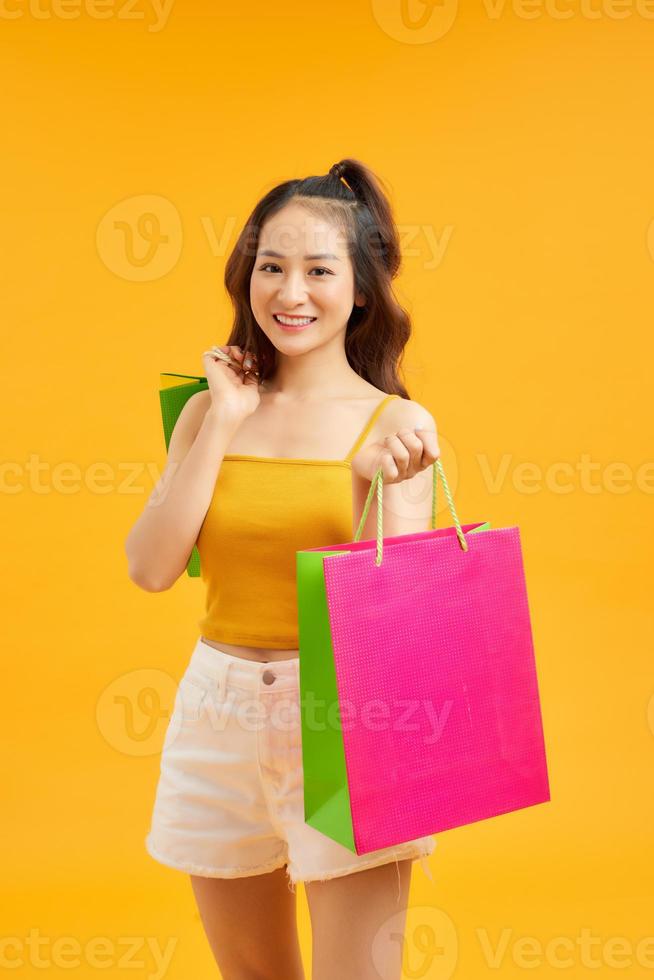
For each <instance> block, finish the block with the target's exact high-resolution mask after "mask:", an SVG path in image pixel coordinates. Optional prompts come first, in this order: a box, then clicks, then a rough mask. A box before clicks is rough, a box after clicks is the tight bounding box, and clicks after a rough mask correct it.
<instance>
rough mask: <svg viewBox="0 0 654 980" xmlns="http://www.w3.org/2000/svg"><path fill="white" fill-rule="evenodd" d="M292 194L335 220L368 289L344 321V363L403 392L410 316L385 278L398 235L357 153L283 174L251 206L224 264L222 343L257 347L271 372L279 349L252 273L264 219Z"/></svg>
mask: <svg viewBox="0 0 654 980" xmlns="http://www.w3.org/2000/svg"><path fill="white" fill-rule="evenodd" d="M290 202H294V203H298V204H301V205H302V206H303V207H305V208H306V209H307V210H308V211H310V212H311V213H312V214H315V215H317V216H318V217H321V218H323V219H325V218H326V219H327V220H329V221H330V222H332V223H334V224H335V225H336V227H337V228H338V229H339V231H340V232H341V233H342V234H343V237H344V239H345V241H346V243H347V249H348V254H349V256H350V260H351V262H352V266H353V269H354V282H355V290H361V292H362V293H363V294H364V295H365V297H366V305H365V306H363V307H360V306H356V305H355V306H353V308H352V313H351V314H350V318H349V320H348V322H347V328H346V333H345V354H346V356H347V359H348V363H349V364H350V366H351V367H352V369H353V370H354V371H356V373H357V374H358V375H360V377H362V378H365V379H366V381H368V382H370V383H371V384H373V385H375V386H376V387H377V388H379V389H381V390H382V391H385V392H387V393H388V394H398V395H401V396H402V397H403V398H408V397H409V394H408V392H407V390H406V388H405V387H404V384H403V383H402V382H401V381H400V379H399V377H398V368H399V366H400V362H401V359H402V355H403V351H404V347H405V346H406V343H407V341H408V339H409V337H410V335H411V319H410V317H409V314H408V313H407V311H406V310H405V309H404V308H403V307H402V306H401V305H400V303H399V302H398V300H397V298H396V297H395V295H394V293H393V289H392V284H391V283H392V280H393V279H394V278H395V276H396V275H397V273H398V271H399V269H400V263H401V255H400V244H399V236H398V232H397V228H396V226H395V221H394V219H393V214H392V210H391V205H390V203H389V200H388V197H387V195H386V194H385V192H384V190H383V188H382V185H381V182H380V180H379V179H378V178H377V177H376V176H375V175H374V174H373V173H372V171H371V170H369V169H368V167H366V166H365V165H364V164H363V163H361V161H359V160H354V159H351V158H347V159H344V160H340V161H339V162H338V163H336V164H334V166H333V167H331V168H330V170H329V173H327V174H325V175H324V176H322V177H305V178H303V179H296V180H287V181H285V182H284V183H282V184H278V185H277V186H276V187H273V189H272V190H270V191H268V193H267V194H266V195H265V196H264V197H262V198H261V200H260V201H259V203H258V204H257V205H256V206H255V208H254V209H253V211H252V213H251V214H250V216H249V218H248V219H247V221H246V223H245V226H244V228H243V230H242V231H241V233H240V235H239V237H238V240H237V242H236V244H235V246H234V248H233V250H232V252H231V254H230V256H229V258H228V260H227V264H226V267H225V288H226V289H227V292H228V293H229V296H230V299H231V301H232V304H233V307H234V323H233V325H232V330H231V333H230V335H229V338H228V340H227V341H226V343H227V344H235V345H238V346H239V347H241V348H243V350H249V351H252V352H253V353H254V354H256V355H257V358H258V362H259V370H260V380H261V381H264V380H266V379H267V378H271V377H272V376H273V375H274V373H275V369H276V353H277V351H276V348H275V346H274V345H273V344H272V343H271V342H270V340H269V339H268V337H267V336H266V334H265V333H264V332H263V330H262V329H261V328H260V326H259V324H258V323H257V322H256V320H255V318H254V315H253V313H252V309H251V306H250V277H251V275H252V269H253V266H254V261H255V257H256V253H257V248H258V243H259V235H260V231H261V228H262V226H263V224H264V222H265V221H266V219H268V218H270V217H272V215H274V214H276V213H277V212H278V211H279V210H281V208H283V207H284V206H285V205H286V204H289V203H290Z"/></svg>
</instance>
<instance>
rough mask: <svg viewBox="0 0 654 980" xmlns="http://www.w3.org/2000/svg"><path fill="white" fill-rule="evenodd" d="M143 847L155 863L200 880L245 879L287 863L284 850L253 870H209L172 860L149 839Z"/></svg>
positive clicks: (281, 866) (204, 867)
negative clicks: (197, 877) (157, 862)
mask: <svg viewBox="0 0 654 980" xmlns="http://www.w3.org/2000/svg"><path fill="white" fill-rule="evenodd" d="M145 847H146V850H147V852H148V854H149V855H150V857H153V858H154V859H155V861H159V863H160V864H165V865H166V866H167V867H169V868H175V870H176V871H185V872H186V874H189V875H199V876H200V877H202V878H246V877H248V876H250V875H259V874H266V872H268V871H276V870H277V868H283V867H284V866H285V864H286V863H287V861H288V854H287V852H286V850H284V851H282V852H281V853H280V854H278V855H277V856H276V857H274V858H271V860H270V861H268V862H267V863H266V864H262V865H260V866H259V867H255V868H209V867H207V866H206V865H203V864H192V863H188V862H187V863H183V862H181V861H174V860H172V859H171V858H169V857H168V856H167V855H166V854H162V853H161V851H158V850H157V848H156V847H153V845H152V843H151V842H150V838H149V837H146V838H145Z"/></svg>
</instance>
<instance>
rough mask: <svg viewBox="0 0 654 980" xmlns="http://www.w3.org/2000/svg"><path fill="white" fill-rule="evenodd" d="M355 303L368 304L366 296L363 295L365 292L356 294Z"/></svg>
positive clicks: (359, 304) (356, 304)
mask: <svg viewBox="0 0 654 980" xmlns="http://www.w3.org/2000/svg"><path fill="white" fill-rule="evenodd" d="M354 305H355V306H365V305H366V297H365V296H364V295H363V293H357V294H356V296H355V297H354Z"/></svg>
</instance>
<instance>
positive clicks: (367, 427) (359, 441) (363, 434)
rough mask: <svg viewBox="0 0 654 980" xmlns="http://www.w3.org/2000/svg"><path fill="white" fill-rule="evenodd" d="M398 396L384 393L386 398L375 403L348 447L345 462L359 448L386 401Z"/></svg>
mask: <svg viewBox="0 0 654 980" xmlns="http://www.w3.org/2000/svg"><path fill="white" fill-rule="evenodd" d="M399 397H400V396H399V395H386V398H382V400H381V401H380V403H379V404H378V405H377V407H376V408H375V410H374V412H373V413H372V415H371V416H370V418H369V419H368V421H367V422H366V424H365V425H364V427H363V429H362V430H361V432H360V433H359V436H358V438H357V440H356V442H355V443H354V445H353V446H352V448H351V449H350V451H349V453H348V454H347V456H346V457H345V462H349V461H350V460H351V459H352V457H353V456H354V454H355V453H357V452H358V451H359V449H360V448H361V445H362V444H363V442H364V440H365V438H366V436H367V435H368V433H369V432H370V430H371V428H372V426H373V423H374V422H375V421H376V419H377V416H378V415H379V413H380V412H381V411H382V409H383V408H384V406H385V405H386V404H387V402H389V401H390V400H391V399H392V398H399Z"/></svg>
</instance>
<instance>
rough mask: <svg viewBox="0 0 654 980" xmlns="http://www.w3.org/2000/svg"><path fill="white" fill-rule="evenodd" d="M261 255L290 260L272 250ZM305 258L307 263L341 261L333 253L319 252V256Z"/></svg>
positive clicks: (264, 251)
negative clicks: (313, 261)
mask: <svg viewBox="0 0 654 980" xmlns="http://www.w3.org/2000/svg"><path fill="white" fill-rule="evenodd" d="M259 255H271V256H272V257H273V258H275V259H286V258H288V256H287V255H282V254H281V252H273V250H272V249H270V248H267V249H264V250H263V251H262V252H259ZM304 258H305V260H307V261H308V260H309V259H334V260H335V261H336V262H340V261H341V260H340V259H339V257H338V255H332V253H331V252H319V253H318V254H317V255H305V256H304Z"/></svg>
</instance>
